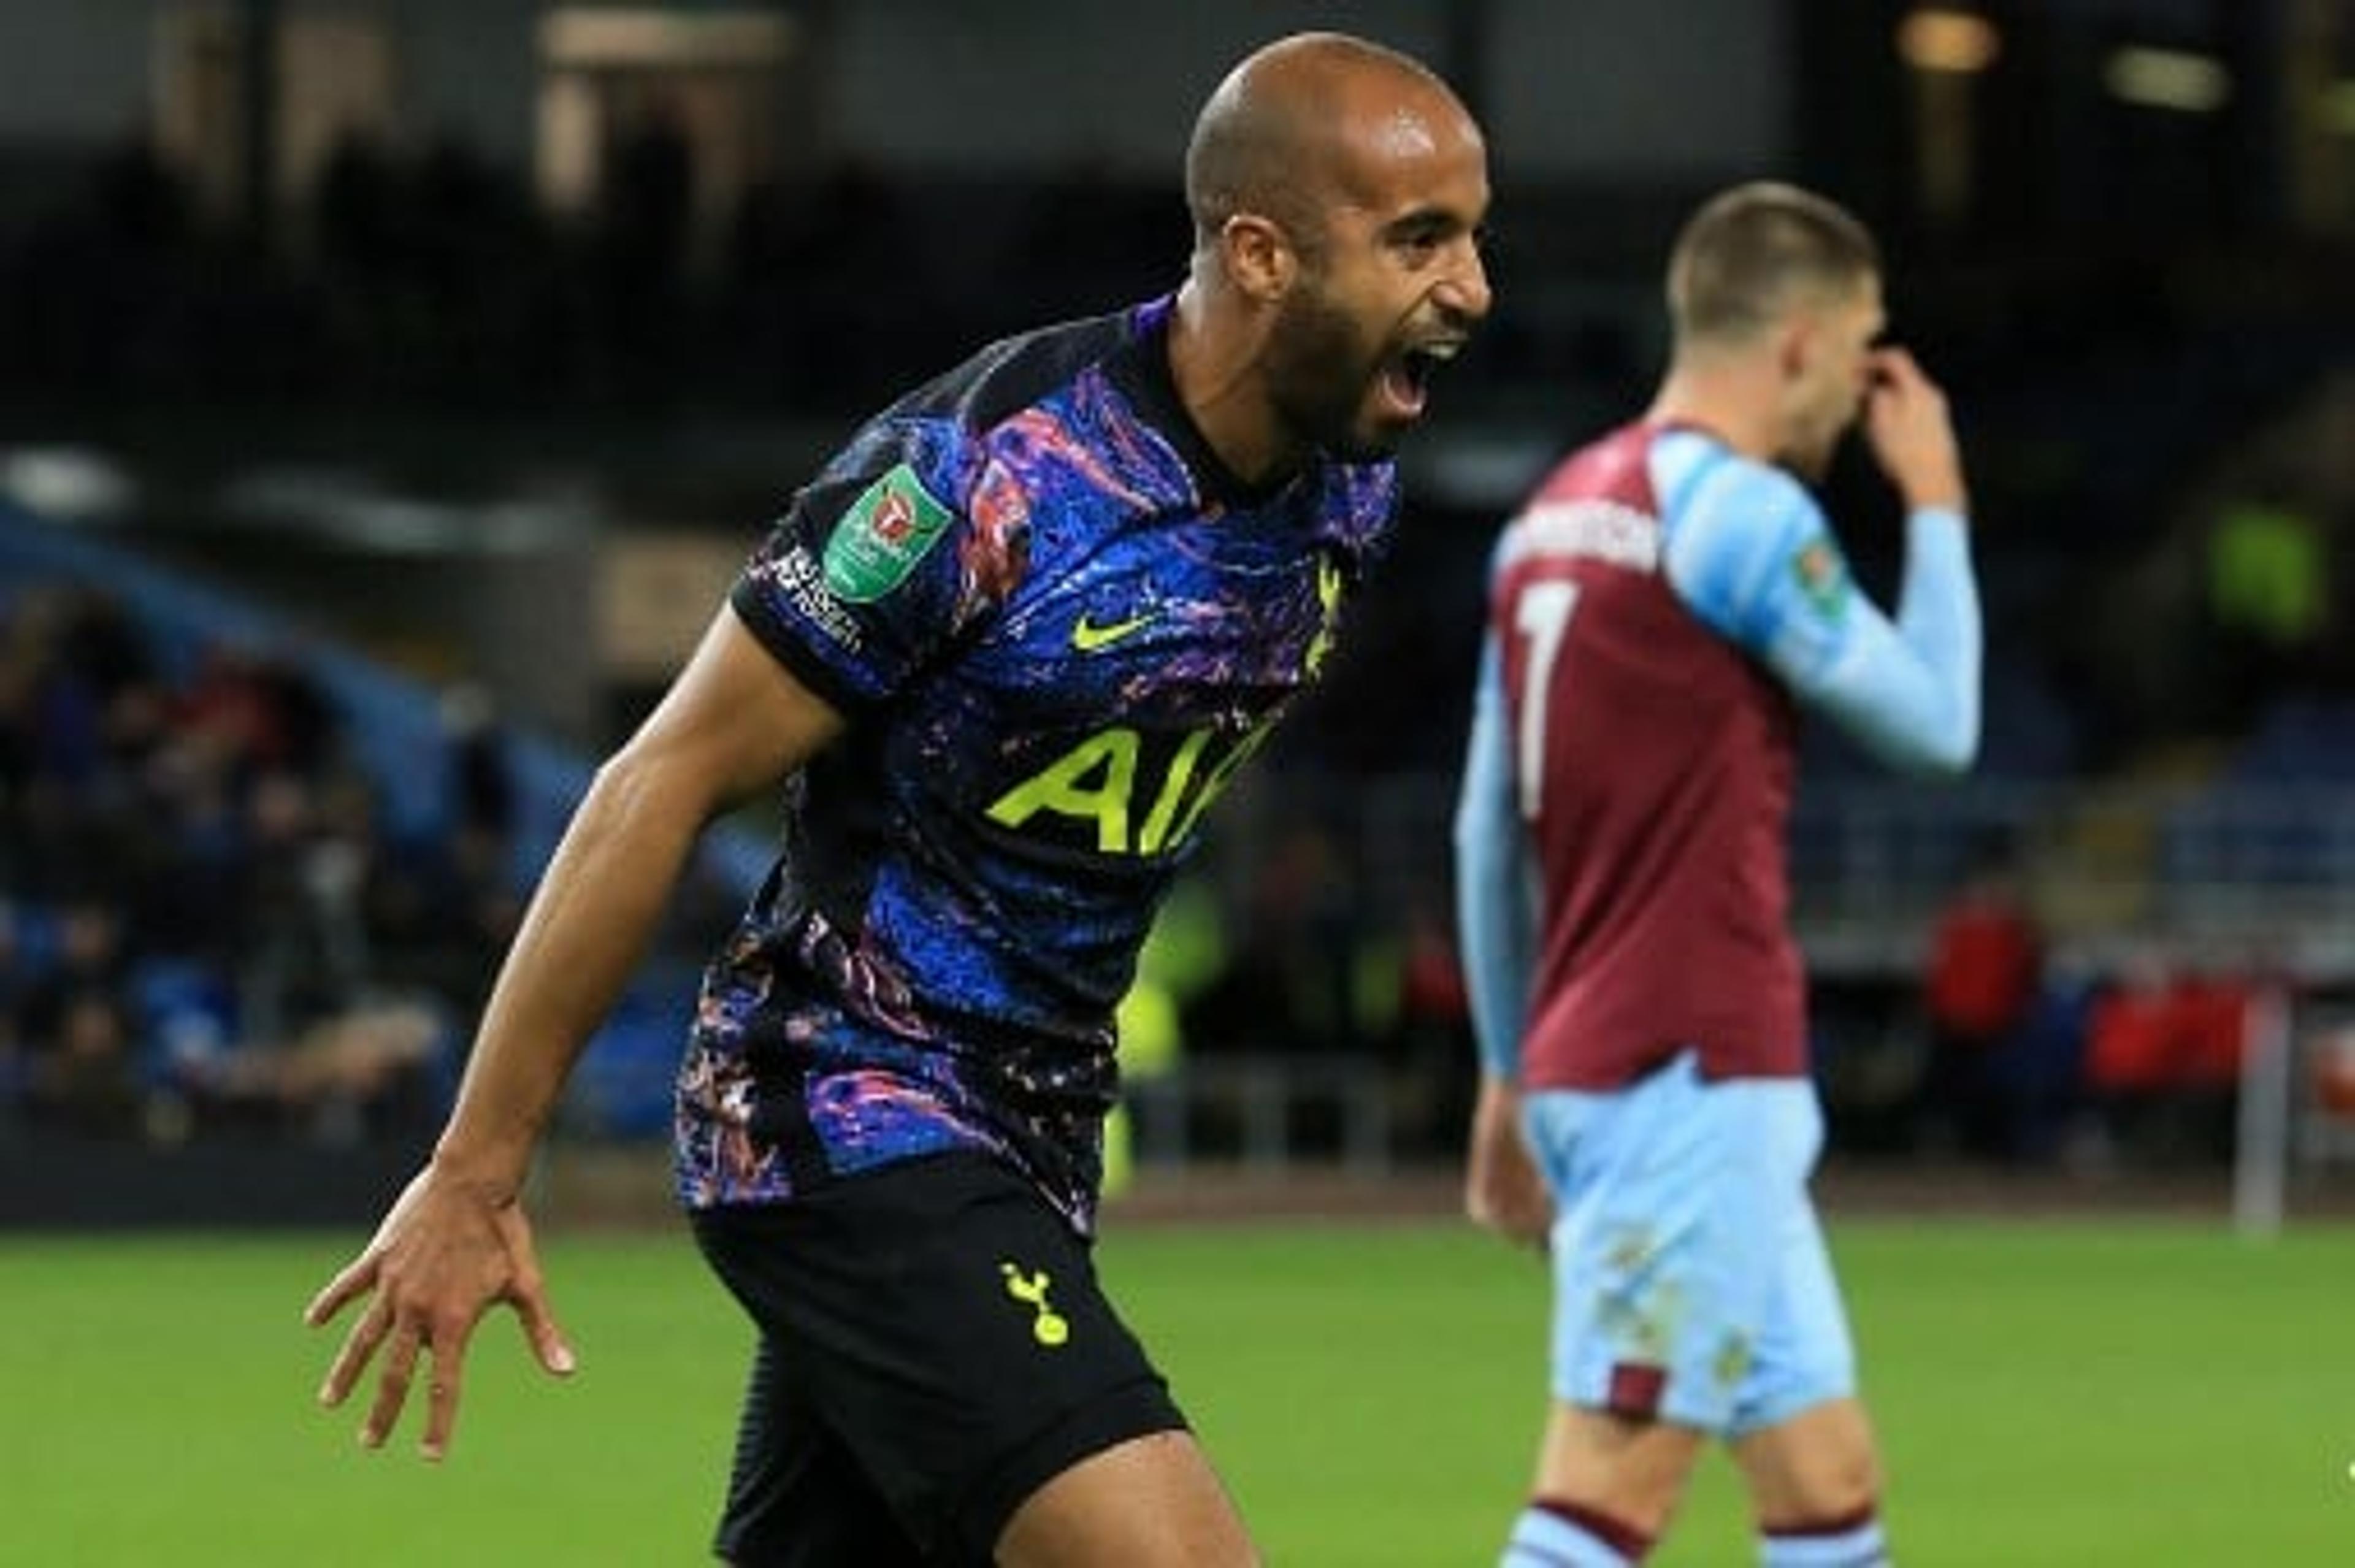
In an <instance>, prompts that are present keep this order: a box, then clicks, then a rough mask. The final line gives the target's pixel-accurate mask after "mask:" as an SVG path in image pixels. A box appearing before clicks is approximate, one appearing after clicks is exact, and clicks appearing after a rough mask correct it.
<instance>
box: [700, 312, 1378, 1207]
mask: <svg viewBox="0 0 2355 1568" xmlns="http://www.w3.org/2000/svg"><path fill="white" fill-rule="evenodd" d="M1171 309H1172V301H1171V300H1170V299H1168V298H1166V297H1165V298H1163V299H1160V300H1156V301H1154V302H1151V303H1149V304H1144V305H1141V306H1138V307H1135V308H1134V309H1131V310H1128V311H1125V312H1123V313H1121V314H1118V315H1112V316H1106V317H1102V318H1098V319H1094V320H1091V321H1084V322H1079V323H1073V324H1071V325H1062V326H1057V327H1051V328H1048V329H1046V330H1044V331H1040V332H1038V333H1033V334H1031V335H1028V336H1023V337H1019V338H1016V339H1011V340H1008V341H1007V342H1004V343H1001V344H998V345H996V346H994V347H990V348H988V349H986V350H985V351H984V352H983V353H981V354H980V355H978V356H976V357H975V358H974V359H972V360H971V361H969V362H967V363H966V364H965V365H964V366H962V367H960V368H957V369H956V370H954V371H952V372H950V373H949V374H948V375H946V376H944V377H943V378H942V379H939V380H937V381H934V382H932V384H930V385H928V386H926V387H924V388H922V389H919V390H917V391H915V392H913V393H911V395H910V396H909V397H907V398H906V399H903V400H901V401H900V402H899V403H898V404H896V405H894V406H893V407H892V408H890V409H889V410H887V411H885V412H884V413H882V414H881V415H879V416H878V417H877V418H876V419H875V420H874V421H871V422H870V423H869V424H868V425H867V426H866V427H865V428H864V429H863V430H861V431H860V432H858V435H857V436H856V437H854V438H853V440H852V441H851V442H850V443H848V444H847V446H846V447H845V448H844V450H843V451H842V452H841V453H839V455H838V456H837V458H836V459H835V460H834V461H833V462H832V463H831V464H829V465H828V466H827V467H826V470H825V471H824V472H823V473H822V474H821V475H819V476H818V478H817V479H816V480H815V482H814V483H812V484H811V485H809V486H808V487H807V488H806V489H805V490H804V491H803V492H802V493H801V494H800V495H799V496H797V497H796V498H795V500H794V504H793V506H792V507H791V508H790V510H789V511H788V512H787V514H786V515H785V517H784V518H783V520H782V521H781V522H780V523H779V524H778V525H777V526H776V528H775V529H774V530H773V533H772V534H771V535H770V537H769V538H768V539H767V540H766V541H765V542H764V544H763V545H762V547H761V549H759V550H758V552H757V553H756V554H755V555H754V557H753V559H752V560H751V563H750V565H749V566H748V567H747V569H746V571H744V573H743V575H742V576H741V578H740V580H739V581H738V582H737V584H736V586H735V589H734V591H733V592H732V594H731V596H730V603H731V604H732V605H733V607H734V611H735V613H736V614H737V615H738V616H739V617H740V618H741V621H742V622H743V624H744V625H745V626H746V627H747V628H749V629H750V630H751V633H752V634H753V635H754V636H756V637H757V638H758V639H759V640H760V641H761V643H762V645H764V646H765V647H766V648H767V649H768V650H769V651H770V653H771V654H772V655H773V656H775V657H776V658H777V659H778V660H779V661H780V662H781V663H783V665H784V666H785V667H787V668H788V669H790V670H791V671H792V672H793V674H794V676H795V677H797V678H798V679H799V680H801V682H802V683H803V684H804V685H805V686H807V687H808V688H811V689H812V690H813V691H815V692H816V693H817V694H818V695H819V696H821V697H823V698H824V699H826V700H827V701H828V702H829V703H831V704H832V705H834V706H835V707H836V708H837V710H839V711H840V712H841V713H842V714H843V715H844V716H845V718H846V719H847V731H846V733H845V735H844V736H843V738H842V739H841V740H840V741H837V744H836V745H835V746H833V747H832V748H830V749H829V750H828V751H827V752H825V753H824V754H822V755H821V756H820V757H819V758H818V759H816V760H815V762H814V763H812V764H811V765H810V766H809V767H807V768H806V769H805V770H804V771H803V772H802V773H800V774H799V775H798V776H797V777H795V778H794V780H793V781H791V783H790V784H789V785H788V788H789V792H790V794H789V799H788V803H787V804H788V812H787V825H786V828H785V837H784V842H783V845H782V847H781V852H780V854H779V857H778V859H777V861H776V864H775V866H774V868H773V870H772V871H771V873H770V875H769V877H768V880H767V881H766V883H765V885H764V886H763V887H762V890H761V891H760V893H759V895H758V896H757V897H756V898H755V900H754V901H753V902H752V904H751V908H750V909H749V910H748V912H746V914H745V916H744V917H743V919H742V921H741V923H740V924H739V926H738V928H737V930H736V931H735V933H734V934H733V935H732V937H731V938H730V941H729V942H728V943H727V944H725V945H724V947H723V948H722V950H721V952H720V954H719V956H718V957H717V958H716V959H715V960H714V961H713V963H712V965H711V966H710V968H709V970H708V972H707V974H706V976H705V982H704V987H703V991H702V995H701V997H700V1000H699V1004H698V1013H697V1018H696V1019H695V1023H694V1026H693V1029H692V1032H691V1036H690V1040H689V1043H688V1049H687V1057H686V1060H685V1062H684V1064H683V1066H682V1069H681V1073H680V1079H679V1089H678V1095H677V1167H678V1178H679V1185H680V1193H681V1197H682V1199H683V1200H685V1201H686V1202H687V1204H688V1205H689V1206H690V1207H698V1208H699V1207H708V1206H711V1205H716V1204H723V1203H736V1202H748V1201H751V1202H758V1201H773V1200H780V1199H784V1198H787V1197H790V1196H791V1194H793V1193H794V1191H796V1190H799V1189H805V1188H806V1187H808V1186H809V1185H812V1184H814V1183H816V1182H821V1181H824V1180H826V1179H829V1178H830V1177H833V1176H838V1175H843V1174H847V1173H850V1172H855V1171H858V1170H863V1169H867V1168H873V1167H876V1166H879V1165H882V1164H886V1163H889V1162H891V1161H894V1160H900V1159H906V1158H911V1157H917V1156H921V1155H923V1154H927V1153H932V1152H938V1151H942V1150H946V1149H952V1148H981V1149H986V1150H990V1151H994V1152H996V1153H998V1154H1000V1155H1002V1156H1004V1157H1008V1158H1011V1159H1013V1160H1015V1161H1016V1162H1017V1163H1018V1165H1020V1166H1021V1167H1022V1168H1025V1169H1026V1170H1027V1171H1028V1173H1029V1174H1030V1175H1031V1176H1032V1178H1033V1179H1035V1180H1036V1181H1037V1182H1038V1183H1039V1187H1040V1189H1041V1190H1042V1191H1043V1192H1044V1193H1045V1194H1046V1195H1047V1196H1048V1198H1049V1199H1050V1200H1051V1201H1052V1202H1054V1203H1055V1204H1056V1206H1057V1207H1058V1208H1059V1209H1060V1211H1062V1212H1063V1213H1064V1214H1065V1215H1066V1216H1067V1217H1068V1218H1069V1219H1070V1220H1071V1222H1072V1223H1073V1224H1074V1225H1075V1226H1077V1227H1078V1228H1080V1229H1081V1230H1082V1231H1083V1232H1084V1231H1086V1230H1088V1229H1090V1228H1091V1227H1092V1222H1093V1209H1094V1202H1095V1194H1096V1189H1097V1185H1098V1180H1099V1176H1100V1158H1099V1149H1100V1142H1099V1140H1100V1134H1101V1124H1102V1120H1103V1115H1104V1113H1105V1112H1106V1111H1107V1110H1108V1109H1109V1108H1110V1106H1111V1104H1113V1100H1114V1091H1115V1088H1116V1073H1115V1067H1114V1053H1113V1046H1114V1035H1113V1026H1112V1017H1113V1010H1114V1006H1115V1004H1116V1003H1117V1002H1118V1000H1119V998H1120V997H1121V995H1122V994H1123V993H1124V991H1125V990H1126V988H1127V987H1128V984H1129V981H1130V979H1131V977H1132V976H1133V974H1134V971H1135V962H1136V955H1137V951H1138V949H1139V947H1140V946H1141V945H1142V944H1143V942H1144V940H1145V936H1146V932H1147V930H1148V928H1149V927H1150V925H1151V923H1152V920H1153V916H1154V913H1155V911H1156V907H1157V906H1158V904H1159V901H1160V900H1161V897H1162V895H1163V893H1164V892H1165V891H1167V888H1168V887H1169V885H1170V883H1171V881H1172V880H1173V879H1174V877H1175V875H1176V872H1177V869H1178V867H1179V866H1180V864H1181V863H1182V862H1183V861H1184V859H1186V857H1187V856H1188V853H1189V851H1190V850H1191V849H1192V848H1193V847H1194V845H1195V844H1196V842H1197V839H1198V837H1199V832H1200V827H1201V822H1202V816H1203V813H1204V811H1205V810H1206V808H1208V807H1209V805H1210V803H1211V802H1212V801H1213V800H1215V799H1216V798H1217V796H1218V795H1219V794H1220V791H1221V789H1222V788H1224V786H1225V785H1226V784H1227V782H1228V780H1229V779H1230V778H1231V775H1232V774H1233V773H1234V772H1235V770H1236V769H1237V768H1239V767H1240V766H1241V765H1242V763H1244V762H1245V761H1246V760H1247V759H1248V758H1249V757H1250V756H1251V755H1252V752H1254V751H1255V750H1257V749H1258V747H1259V746H1260V745H1261V743H1262V742H1263V740H1264V739H1265V738H1266V736H1267V733H1268V731H1269V730H1270V728H1271V726H1272V725H1273V723H1274V722H1275V720H1277V718H1278V717H1279V716H1280V715H1281V714H1282V713H1283V712H1284V709H1285V708H1286V707H1287V705H1288V704H1289V703H1290V702H1291V701H1292V699H1294V698H1295V696H1296V695H1297V694H1298V693H1299V692H1300V691H1301V689H1302V688H1304V687H1305V685H1306V684H1307V683H1308V682H1309V681H1310V680H1311V679H1312V678H1313V677H1314V676H1315V675H1316V672H1317V669H1318V667H1319V666H1320V664H1321V663H1322V661H1323V659H1324V657H1325V655H1326V651H1327V648H1328V647H1329V646H1330V645H1331V641H1332V637H1333V635H1334V630H1335V627H1336V624H1337V621H1338V618H1339V616H1340V614H1341V613H1342V610H1343V607H1344V605H1345V604H1346V603H1347V601H1348V597H1349V595H1350V594H1351V593H1352V592H1354V590H1355V589H1356V588H1357V586H1358V584H1359V581H1361V579H1362V577H1363V575H1364V573H1365V571H1366V569H1367V567H1368V565H1369V560H1370V559H1371V558H1372V556H1373V555H1374V554H1375V553H1376V552H1377V550H1378V549H1379V548H1380V545H1381V543H1382V541H1383V539H1384V538H1385V537H1386V534H1387V531H1388V529H1389V528H1390V526H1391V519H1392V517H1393V514H1394V512H1395V507H1396V496H1397V481H1396V475H1395V472H1394V469H1393V468H1392V466H1391V464H1387V463H1372V464H1344V463H1337V462H1336V463H1327V464H1316V465H1314V466H1312V467H1310V468H1309V469H1307V470H1306V471H1305V472H1303V473H1301V474H1299V475H1295V476H1294V477H1292V478H1291V479H1290V480H1288V481H1287V482H1285V483H1283V484H1281V485H1275V486H1273V487H1269V488H1265V489H1262V490H1257V491H1254V490H1251V489H1247V488H1245V487H1244V486H1242V485H1241V484H1240V483H1239V482H1238V481H1236V480H1235V479H1234V478H1233V476H1232V475H1230V474H1229V473H1228V472H1227V471H1226V470H1225V469H1224V468H1223V467H1222V466H1221V465H1220V464H1219V462H1218V459H1217V458H1216V456H1215V455H1214V454H1213V453H1211V452H1210V451H1209V447H1208V446H1207V444H1206V443H1204V442H1203V441H1202V439H1201V437H1200V435H1199V432H1197V431H1196V430H1195V428H1194V426H1193V424H1192V422H1191V421H1190V420H1189V419H1188V417H1187V415H1186V413H1185V411H1184V410H1183V407H1182V405H1181V404H1180V402H1179V400H1178V398H1177V389H1176V387H1175V385H1174V383H1173V382H1172V380H1171V378H1170V372H1169V368H1168V357H1167V324H1168V318H1169V314H1170V311H1171Z"/></svg>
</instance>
